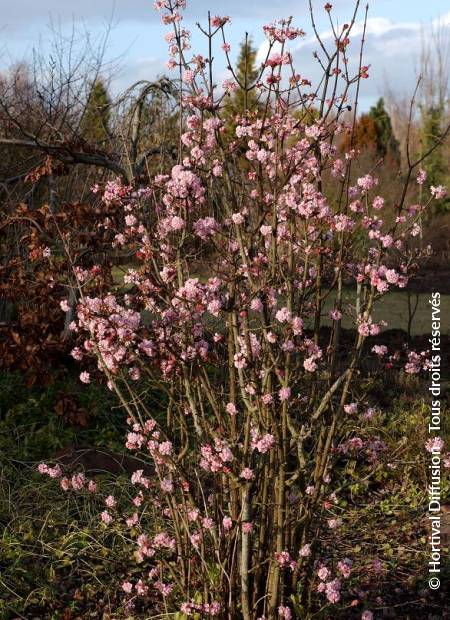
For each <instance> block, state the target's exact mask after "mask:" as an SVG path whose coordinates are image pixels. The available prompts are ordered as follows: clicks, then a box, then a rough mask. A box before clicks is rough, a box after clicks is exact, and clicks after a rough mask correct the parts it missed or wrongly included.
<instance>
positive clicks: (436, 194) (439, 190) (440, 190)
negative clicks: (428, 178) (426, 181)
mask: <svg viewBox="0 0 450 620" xmlns="http://www.w3.org/2000/svg"><path fill="white" fill-rule="evenodd" d="M430 192H431V195H432V196H433V198H435V199H436V200H440V199H441V198H445V196H446V195H447V188H446V187H445V186H444V185H438V186H437V187H435V186H434V185H432V186H431V187H430Z"/></svg>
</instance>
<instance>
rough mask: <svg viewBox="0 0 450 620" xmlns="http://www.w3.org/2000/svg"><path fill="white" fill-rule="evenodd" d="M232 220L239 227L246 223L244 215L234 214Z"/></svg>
mask: <svg viewBox="0 0 450 620" xmlns="http://www.w3.org/2000/svg"><path fill="white" fill-rule="evenodd" d="M231 219H232V220H233V222H234V223H235V224H238V225H239V224H243V223H244V216H243V215H242V213H233V215H232V216H231Z"/></svg>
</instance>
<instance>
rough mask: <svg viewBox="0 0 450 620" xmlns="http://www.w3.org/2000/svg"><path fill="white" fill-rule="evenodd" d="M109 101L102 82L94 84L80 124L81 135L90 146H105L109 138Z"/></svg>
mask: <svg viewBox="0 0 450 620" xmlns="http://www.w3.org/2000/svg"><path fill="white" fill-rule="evenodd" d="M110 107H111V101H110V99H109V96H108V91H107V89H106V86H105V85H104V83H103V82H102V80H100V79H98V80H96V81H95V82H94V84H93V85H92V88H91V92H90V94H89V98H88V101H87V104H86V109H85V111H84V115H83V119H82V122H81V135H82V136H83V138H84V139H85V140H86V142H88V143H90V144H94V145H96V146H105V144H106V142H107V140H108V137H109V124H110V117H111V112H110Z"/></svg>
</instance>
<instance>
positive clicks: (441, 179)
mask: <svg viewBox="0 0 450 620" xmlns="http://www.w3.org/2000/svg"><path fill="white" fill-rule="evenodd" d="M443 120H444V111H443V108H442V106H440V105H434V106H431V107H429V108H425V107H423V108H422V127H421V134H422V135H421V142H422V153H427V152H428V151H429V150H430V149H432V148H433V147H434V146H435V144H436V143H437V142H438V141H439V140H440V137H441V135H442V131H443V125H444V122H443ZM424 168H425V170H426V171H427V180H426V183H425V187H426V189H427V190H428V191H429V189H430V187H431V186H434V187H436V186H438V185H446V183H447V180H448V174H449V162H448V161H446V157H445V153H444V148H443V144H439V145H438V146H436V148H434V150H433V151H432V152H431V153H430V155H429V156H428V157H427V159H426V160H425V162H424ZM448 210H450V199H449V198H448V197H447V198H445V199H444V200H440V201H439V202H437V203H436V202H434V203H433V204H432V210H431V212H430V213H431V215H436V214H437V213H443V212H445V211H448Z"/></svg>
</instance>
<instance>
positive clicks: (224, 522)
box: [222, 517, 233, 530]
mask: <svg viewBox="0 0 450 620" xmlns="http://www.w3.org/2000/svg"><path fill="white" fill-rule="evenodd" d="M222 525H223V527H224V529H225V530H229V529H231V528H232V526H233V521H232V520H231V518H230V517H224V518H223V519H222Z"/></svg>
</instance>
